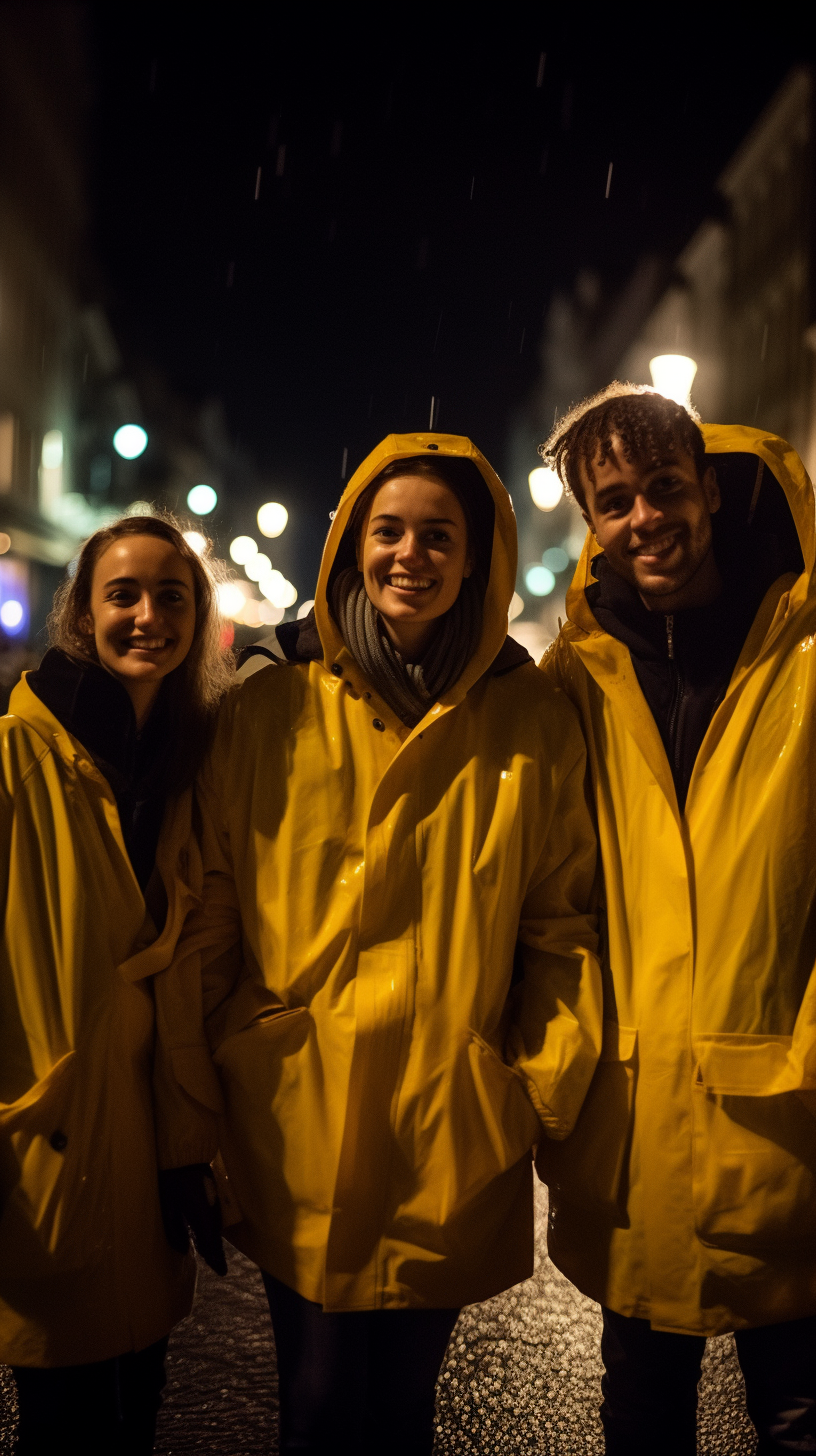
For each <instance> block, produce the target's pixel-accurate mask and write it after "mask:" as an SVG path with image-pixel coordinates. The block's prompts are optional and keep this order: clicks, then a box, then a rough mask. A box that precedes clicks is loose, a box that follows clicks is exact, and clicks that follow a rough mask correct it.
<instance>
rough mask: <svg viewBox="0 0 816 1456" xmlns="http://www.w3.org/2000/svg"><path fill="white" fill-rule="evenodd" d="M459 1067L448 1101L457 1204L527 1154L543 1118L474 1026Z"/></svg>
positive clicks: (511, 1070) (518, 1080) (519, 1081)
mask: <svg viewBox="0 0 816 1456" xmlns="http://www.w3.org/2000/svg"><path fill="white" fill-rule="evenodd" d="M460 1069H461V1078H462V1083H461V1086H460V1088H459V1096H458V1097H456V1096H454V1097H452V1098H451V1103H450V1105H451V1107H452V1109H453V1125H452V1127H451V1135H452V1147H451V1160H452V1164H451V1165H452V1166H454V1167H456V1170H457V1173H456V1179H455V1190H451V1191H452V1192H453V1198H452V1200H451V1202H452V1204H454V1205H458V1206H460V1207H461V1205H462V1203H463V1202H465V1201H466V1200H470V1199H471V1198H474V1197H475V1196H476V1194H477V1193H479V1192H480V1191H481V1189H483V1188H485V1187H486V1186H487V1184H488V1183H490V1182H492V1180H493V1179H494V1178H498V1177H499V1176H500V1175H501V1174H502V1173H506V1172H507V1170H508V1169H509V1168H512V1167H513V1166H514V1164H516V1163H517V1162H518V1161H519V1159H520V1158H523V1157H524V1155H525V1153H526V1154H527V1155H528V1156H529V1155H530V1154H531V1152H532V1148H533V1145H534V1143H535V1142H536V1140H537V1138H538V1137H540V1135H541V1123H540V1121H539V1117H538V1113H537V1112H536V1110H535V1108H534V1107H533V1104H532V1102H531V1101H530V1098H529V1097H528V1095H527V1091H526V1089H525V1085H524V1081H523V1079H522V1077H521V1075H520V1073H519V1072H516V1071H515V1070H514V1068H513V1067H510V1066H508V1065H507V1063H506V1062H504V1061H502V1059H501V1057H500V1056H499V1055H498V1053H497V1052H495V1051H494V1050H493V1048H492V1047H491V1046H489V1045H488V1043H487V1042H486V1041H485V1040H484V1039H483V1037H481V1036H479V1034H478V1032H476V1031H470V1032H469V1033H468V1039H467V1043H466V1046H465V1057H464V1060H463V1061H462V1062H461V1063H460ZM466 1084H467V1085H466ZM460 1117H461V1119H462V1121H461V1123H460V1122H459V1118H460ZM450 1211H452V1209H451V1210H450Z"/></svg>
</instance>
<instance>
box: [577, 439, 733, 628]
mask: <svg viewBox="0 0 816 1456" xmlns="http://www.w3.org/2000/svg"><path fill="white" fill-rule="evenodd" d="M592 468H593V475H594V479H592V478H590V476H589V473H588V472H587V471H586V470H585V469H584V468H583V467H582V470H581V475H582V480H583V486H584V492H585V495H586V510H585V511H584V512H583V516H584V520H585V521H586V523H587V525H588V526H589V528H590V530H591V531H593V532H594V534H595V537H596V539H597V541H598V544H599V545H600V547H601V549H602V550H603V551H604V553H605V555H606V557H607V560H608V561H609V564H610V566H611V567H612V568H613V570H614V571H616V572H617V573H618V575H619V576H622V577H623V578H624V580H626V581H628V582H629V583H630V585H632V586H633V587H635V589H636V590H637V591H638V592H639V593H640V595H641V597H642V598H643V600H644V601H645V602H646V605H647V606H654V607H655V608H656V609H658V610H659V609H660V608H661V606H662V607H663V610H665V611H673V610H675V609H677V608H679V607H680V606H684V605H687V603H686V602H685V600H684V599H683V598H684V596H685V595H688V592H689V590H693V587H692V582H693V579H694V578H695V577H696V576H697V573H698V572H699V571H700V568H701V566H704V564H705V565H706V567H707V569H708V570H711V569H714V568H713V553H712V552H711V515H712V512H713V511H716V510H719V506H720V492H719V488H718V486H717V477H716V475H715V473H714V471H713V469H711V467H709V468H708V470H706V472H705V474H704V475H703V477H702V479H700V477H699V476H698V474H697V467H696V465H695V463H694V459H693V457H692V456H691V455H689V454H688V453H687V452H686V451H685V450H679V449H678V451H677V452H676V454H675V455H674V456H673V457H672V458H671V459H670V460H666V461H664V462H663V463H662V464H661V465H658V466H655V465H654V464H653V463H645V462H643V461H638V460H632V461H629V460H626V459H625V457H624V454H623V450H622V448H621V442H620V440H619V439H618V437H617V436H616V435H613V436H612V441H611V450H610V453H609V456H608V458H607V459H606V460H605V461H604V462H603V464H601V462H600V459H599V457H598V456H596V458H595V460H594V461H593V463H592ZM703 574H706V573H703ZM678 595H679V598H680V600H678V601H674V600H673V599H674V598H676V597H678ZM688 605H691V602H689V603H688Z"/></svg>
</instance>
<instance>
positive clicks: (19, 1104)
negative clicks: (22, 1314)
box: [0, 1052, 110, 1279]
mask: <svg viewBox="0 0 816 1456" xmlns="http://www.w3.org/2000/svg"><path fill="white" fill-rule="evenodd" d="M78 1103H79V1099H78V1096H77V1058H76V1053H75V1052H68V1053H67V1054H66V1055H65V1056H64V1057H61V1058H60V1060H59V1061H58V1062H57V1063H56V1064H55V1066H53V1067H52V1068H51V1071H50V1072H49V1073H48V1075H47V1076H46V1077H43V1078H42V1079H41V1081H39V1082H37V1083H35V1085H34V1086H33V1087H31V1088H29V1090H28V1092H26V1093H25V1095H24V1096H23V1097H20V1098H18V1100H17V1101H16V1102H12V1103H6V1104H4V1105H0V1208H1V1209H2V1212H1V1213H0V1268H2V1269H3V1270H4V1271H5V1272H6V1274H7V1275H13V1276H14V1277H16V1278H21V1279H31V1278H41V1277H47V1276H49V1275H53V1274H55V1273H59V1272H62V1271H68V1270H71V1269H80V1268H85V1267H89V1266H92V1265H93V1264H94V1263H96V1262H98V1260H99V1259H100V1258H102V1257H103V1256H104V1254H105V1252H106V1248H107V1244H108V1243H109V1241H110V1227H109V1226H110V1217H109V1215H110V1207H109V1205H110V1195H109V1192H108V1191H107V1185H108V1181H109V1180H107V1179H106V1178H105V1174H104V1169H103V1168H101V1167H100V1165H99V1148H98V1147H96V1148H94V1142H95V1138H94V1136H93V1134H92V1132H91V1135H90V1136H89V1132H90V1130H89V1129H88V1128H87V1127H86V1126H85V1125H84V1124H85V1122H86V1119H84V1118H83V1116H82V1113H81V1110H80V1107H79V1105H78ZM106 1209H107V1214H108V1216H107V1217H106Z"/></svg>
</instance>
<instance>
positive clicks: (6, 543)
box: [0, 531, 11, 556]
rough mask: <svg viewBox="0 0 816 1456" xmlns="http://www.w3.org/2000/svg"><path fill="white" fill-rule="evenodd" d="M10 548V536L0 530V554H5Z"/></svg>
mask: <svg viewBox="0 0 816 1456" xmlns="http://www.w3.org/2000/svg"><path fill="white" fill-rule="evenodd" d="M10 550H11V537H10V536H7V535H6V533H5V531H0V556H5V554H6V552H7V551H10Z"/></svg>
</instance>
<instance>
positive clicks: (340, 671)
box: [331, 662, 343, 677]
mask: <svg viewBox="0 0 816 1456" xmlns="http://www.w3.org/2000/svg"><path fill="white" fill-rule="evenodd" d="M331 670H332V672H333V673H334V675H335V677H342V676H343V669H342V667H341V666H340V663H339V662H333V663H332V665H331Z"/></svg>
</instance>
